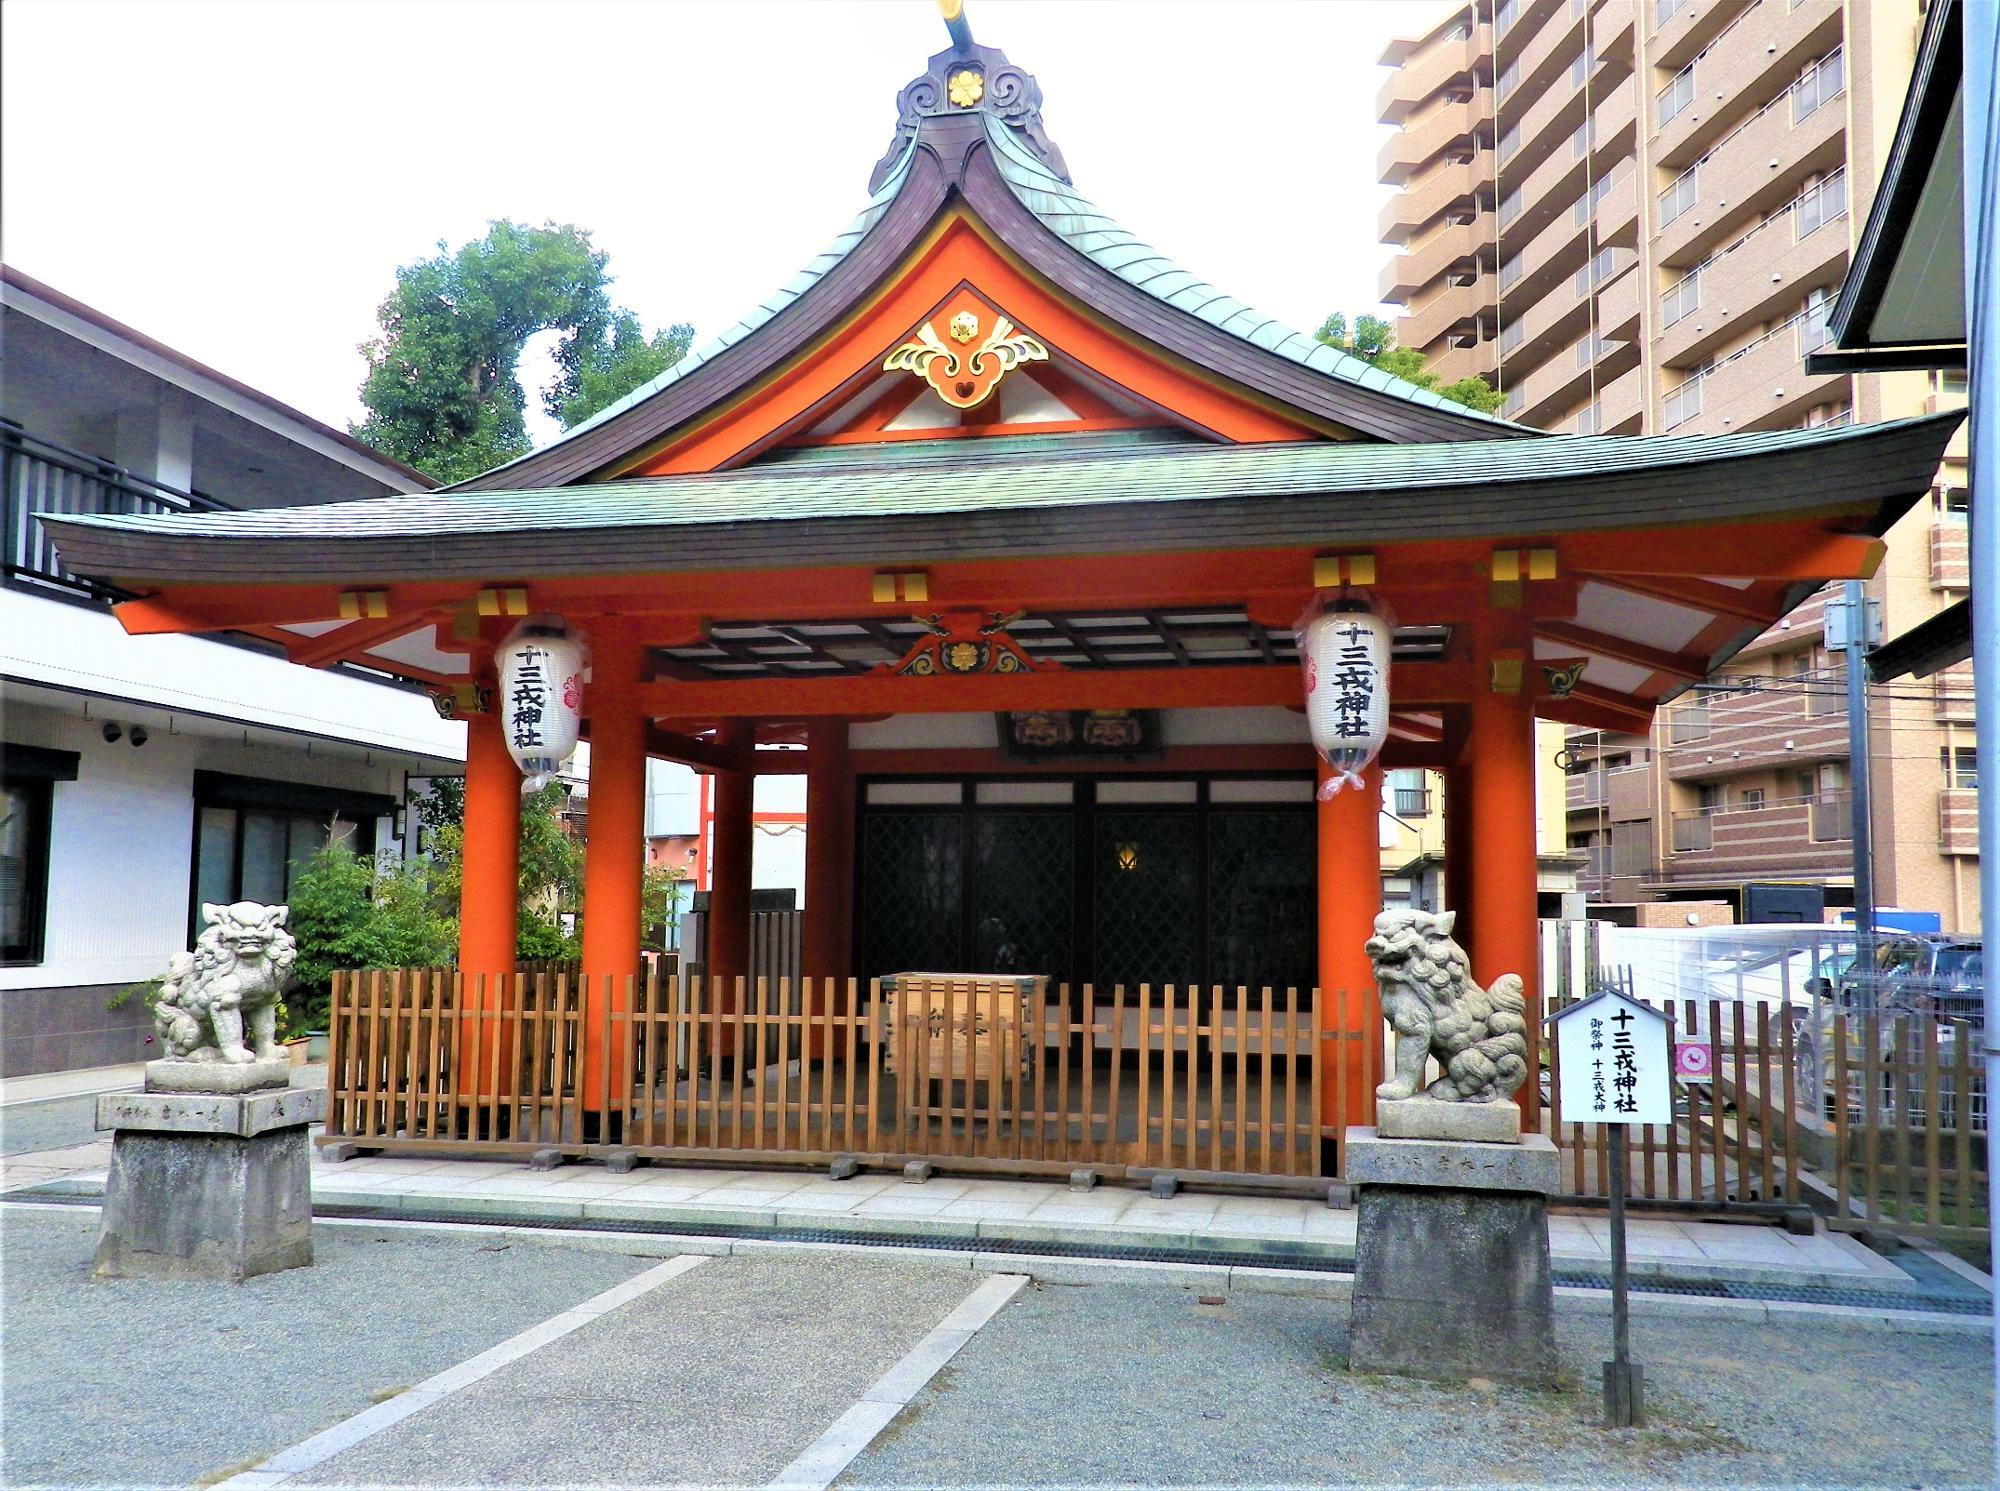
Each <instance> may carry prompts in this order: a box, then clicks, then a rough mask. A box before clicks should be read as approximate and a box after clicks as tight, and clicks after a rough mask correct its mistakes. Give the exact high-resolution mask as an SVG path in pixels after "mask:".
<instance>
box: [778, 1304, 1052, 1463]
mask: <svg viewBox="0 0 2000 1491" xmlns="http://www.w3.org/2000/svg"><path fill="white" fill-rule="evenodd" d="M1027 1282H1028V1276H1027V1275H1026V1274H996V1275H994V1276H993V1277H992V1278H990V1279H988V1280H987V1281H986V1282H985V1283H983V1284H981V1285H980V1286H979V1287H978V1288H977V1289H975V1290H973V1291H972V1293H970V1294H969V1295H967V1296H966V1297H965V1298H964V1299H963V1300H961V1301H960V1302H959V1304H958V1306H957V1308H956V1309H954V1310H953V1311H952V1312H951V1313H950V1314H949V1315H947V1316H945V1317H944V1319H943V1320H941V1321H939V1322H938V1324H937V1326H936V1327H935V1328H934V1329H933V1330H932V1331H931V1332H930V1334H929V1335H927V1336H925V1337H924V1338H923V1340H921V1341H919V1342H917V1344H916V1345H915V1346H913V1347H911V1348H910V1350H909V1352H908V1353H907V1354H906V1355H905V1356H904V1357H903V1359H902V1360H901V1361H899V1362H897V1363H896V1365H895V1366H893V1367H891V1368H890V1369H889V1370H888V1371H887V1372H884V1373H883V1374H882V1375H881V1376H880V1377H878V1378H876V1379H875V1385H874V1386H873V1387H871V1388H869V1389H868V1391H867V1392H865V1393H863V1394H862V1395H861V1398H860V1401H858V1402H857V1403H855V1404H854V1406H853V1407H851V1408H849V1409H848V1410H847V1412H845V1413H843V1414H842V1415H841V1416H840V1417H839V1418H837V1419H835V1420H834V1421H833V1423H832V1424H830V1425H829V1426H828V1427H827V1430H826V1432H825V1433H824V1434H822V1435H820V1437H819V1438H818V1439H815V1440H814V1441H813V1442H812V1443H811V1444H809V1445H807V1446H806V1447H805V1449H804V1451H803V1452H802V1453H801V1454H800V1455H799V1457H798V1458H797V1459H796V1460H794V1461H792V1463H791V1464H790V1465H787V1466H786V1467H785V1468H784V1469H783V1470H781V1471H779V1472H778V1473H777V1475H776V1476H775V1477H773V1478H772V1480H771V1483H770V1487H769V1488H768V1491H826V1488H827V1487H828V1486H831V1485H832V1484H833V1483H834V1481H835V1480H836V1479H837V1478H838V1477H839V1475H840V1473H841V1472H842V1471H844V1470H845V1469H847V1467H848V1466H849V1465H851V1464H852V1463H853V1462H854V1457H855V1456H857V1455H859V1454H860V1453H861V1452H862V1451H863V1450H865V1449H867V1448H868V1446H869V1445H870V1444H871V1443H873V1442H874V1439H875V1436H876V1435H878V1434H880V1433H881V1432H882V1431H883V1430H884V1429H886V1428H888V1427H889V1421H890V1420H891V1419H893V1418H895V1416H896V1415H897V1414H899V1413H901V1412H902V1411H903V1408H904V1407H905V1406H906V1405H907V1404H908V1403H909V1401H910V1400H911V1399H912V1398H914V1397H916V1395H917V1394H918V1393H920V1392H922V1391H923V1388H924V1384H925V1383H927V1382H929V1381H930V1380H931V1379H932V1378H933V1377H935V1376H937V1374H938V1371H939V1369H940V1368H942V1367H943V1366H944V1364H945V1363H946V1362H948V1361H950V1360H951V1359H952V1358H953V1357H954V1356H957V1355H958V1353H959V1351H960V1350H961V1349H962V1348H963V1347H964V1345H965V1343H966V1342H967V1341H970V1340H971V1339H972V1338H973V1337H974V1336H975V1335H977V1334H978V1333H979V1332H980V1330H982V1329H983V1328H984V1327H985V1325H986V1324H987V1322H988V1321H990V1320H992V1318H993V1317H994V1316H995V1315H997V1314H999V1313H1000V1309H1001V1307H1002V1306H1003V1305H1005V1304H1006V1303H1007V1301H1008V1300H1010V1299H1012V1298H1013V1297H1014V1296H1015V1294H1016V1293H1018V1292H1019V1291H1020V1289H1021V1286H1022V1285H1024V1284H1026V1283H1027Z"/></svg>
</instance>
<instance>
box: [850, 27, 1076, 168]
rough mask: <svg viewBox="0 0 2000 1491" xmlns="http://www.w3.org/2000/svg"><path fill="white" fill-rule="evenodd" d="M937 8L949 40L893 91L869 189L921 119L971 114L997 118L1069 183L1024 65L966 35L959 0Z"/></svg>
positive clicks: (969, 30) (903, 149)
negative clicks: (884, 144) (891, 128)
mask: <svg viewBox="0 0 2000 1491" xmlns="http://www.w3.org/2000/svg"><path fill="white" fill-rule="evenodd" d="M938 12H939V14H941V15H942V16H943V17H944V23H945V29H946V30H947V31H949V32H950V33H951V45H950V46H949V47H947V48H945V50H944V51H942V52H939V53H938V54H937V55H936V56H934V57H932V58H931V59H930V64H929V66H928V68H927V69H926V70H925V72H924V74H923V75H922V76H921V77H918V78H913V79H912V80H911V81H910V82H909V84H908V85H907V86H906V87H905V88H904V89H903V91H902V92H900V93H898V94H897V95H896V133H895V135H894V136H893V137H892V138H891V139H890V141H889V148H888V149H887V150H886V151H885V152H883V155H882V159H881V160H879V161H877V162H876V163H875V170H874V172H873V173H872V174H871V175H870V176H869V178H868V189H869V191H871V192H878V191H880V190H881V189H882V186H883V183H885V182H886V181H888V179H889V177H890V175H891V174H892V173H893V172H894V171H895V169H896V165H897V163H898V162H899V161H901V160H902V158H903V156H904V154H905V153H906V152H907V151H908V150H909V147H910V142H911V141H912V140H914V139H915V138H916V137H917V132H918V131H919V130H920V129H921V128H922V127H923V122H924V120H926V119H936V118H942V117H946V116H949V115H952V114H971V113H979V114H990V115H992V116H993V117H994V118H996V119H998V120H999V121H1000V122H1001V123H1002V124H1004V125H1006V126H1007V127H1008V128H1009V129H1011V130H1013V131H1014V133H1015V135H1016V136H1017V137H1018V138H1019V139H1020V141H1021V143H1022V144H1023V145H1025V146H1026V147H1027V149H1028V151H1029V152H1030V153H1031V154H1032V155H1033V156H1034V157H1035V159H1036V160H1038V161H1040V162H1041V163H1042V164H1043V165H1045V166H1047V167H1048V168H1049V169H1050V170H1051V171H1053V172H1054V173H1055V174H1056V175H1057V176H1058V177H1060V178H1061V179H1062V180H1063V181H1064V182H1065V183H1066V184H1071V183H1070V181H1069V166H1068V165H1067V164H1066V163H1065V162H1064V160H1063V154H1062V151H1061V150H1059V149H1057V148H1056V144H1055V142H1054V141H1053V140H1051V139H1050V138H1049V137H1048V134H1047V132H1046V131H1044V130H1043V128H1042V87H1041V84H1039V83H1037V82H1036V81H1035V78H1034V75H1033V74H1032V73H1030V72H1028V71H1027V70H1026V69H1025V68H1021V67H1016V66H1015V65H1014V64H1013V63H1011V62H1009V61H1008V60H1007V54H1006V53H1005V52H1003V51H1001V50H1000V49H999V48H998V47H983V46H980V45H979V44H978V43H977V42H975V41H974V40H973V39H972V27H971V25H970V23H969V22H967V20H966V18H965V0H938Z"/></svg>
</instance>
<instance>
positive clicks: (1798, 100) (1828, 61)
mask: <svg viewBox="0 0 2000 1491" xmlns="http://www.w3.org/2000/svg"><path fill="white" fill-rule="evenodd" d="M1845 86H1846V80H1845V59H1844V58H1843V57H1842V56H1841V51H1840V48H1839V47H1835V48H1834V49H1833V50H1832V51H1831V52H1828V53H1827V54H1826V55H1825V56H1824V57H1822V58H1820V59H1819V61H1817V62H1809V63H1807V64H1806V69H1805V71H1804V72H1803V73H1801V74H1800V75H1799V80H1798V82H1796V83H1794V84H1792V123H1794V124H1797V123H1799V122H1800V121H1801V120H1803V119H1806V118H1808V117H1809V116H1810V115H1811V114H1812V113H1813V111H1814V110H1816V109H1817V108H1818V107H1819V106H1820V105H1821V104H1823V103H1827V102H1829V101H1831V100H1832V99H1835V98H1838V97H1839V96H1840V90H1841V89H1842V88H1843V87H1845Z"/></svg>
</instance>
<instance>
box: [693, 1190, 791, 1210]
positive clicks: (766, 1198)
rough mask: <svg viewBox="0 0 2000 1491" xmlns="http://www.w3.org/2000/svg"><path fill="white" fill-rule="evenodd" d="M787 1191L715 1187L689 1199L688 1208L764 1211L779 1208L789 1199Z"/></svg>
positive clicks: (789, 1195)
mask: <svg viewBox="0 0 2000 1491" xmlns="http://www.w3.org/2000/svg"><path fill="white" fill-rule="evenodd" d="M791 1195H792V1193H791V1191H789V1190H778V1189H757V1188H755V1187H751V1186H717V1187H715V1188H714V1189H713V1190H708V1191H703V1192H701V1193H700V1194H699V1195H697V1196H693V1197H691V1198H689V1200H688V1202H687V1204H688V1205H690V1206H724V1207H731V1206H733V1207H746V1206H751V1207H762V1208H764V1209H766V1210H770V1209H774V1208H777V1207H781V1206H783V1205H784V1204H785V1202H786V1201H787V1200H789V1199H790V1197H791Z"/></svg>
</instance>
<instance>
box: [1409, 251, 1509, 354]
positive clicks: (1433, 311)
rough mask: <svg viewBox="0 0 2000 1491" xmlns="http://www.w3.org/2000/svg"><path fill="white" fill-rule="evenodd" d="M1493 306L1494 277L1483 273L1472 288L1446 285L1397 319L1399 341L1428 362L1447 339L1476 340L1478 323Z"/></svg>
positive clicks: (1442, 348) (1475, 279)
mask: <svg viewBox="0 0 2000 1491" xmlns="http://www.w3.org/2000/svg"><path fill="white" fill-rule="evenodd" d="M1492 306H1493V276H1492V275H1490V274H1487V273H1484V272H1483V271H1482V272H1481V273H1480V274H1478V275H1476V276H1475V277H1474V278H1473V280H1472V282H1471V283H1470V284H1466V285H1459V284H1447V285H1444V286H1442V287H1440V288H1439V290H1438V292H1437V294H1436V295H1434V296H1432V297H1431V298H1430V299H1429V300H1427V301H1425V302H1424V304H1423V305H1422V306H1420V307H1418V308H1417V309H1416V310H1414V311H1412V312H1411V313H1410V314H1409V315H1407V316H1398V317H1397V318H1396V340H1397V341H1398V342H1400V343H1401V344H1402V345H1403V346H1405V347H1415V348H1417V349H1418V350H1419V351H1421V352H1422V353H1423V354H1424V356H1425V358H1426V359H1429V358H1431V357H1434V356H1437V355H1438V354H1440V353H1441V352H1443V351H1444V350H1445V348H1446V345H1447V339H1448V338H1454V337H1465V338H1468V339H1470V338H1476V337H1477V335H1478V327H1479V321H1480V318H1481V317H1482V316H1489V315H1490V314H1491V310H1492Z"/></svg>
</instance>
